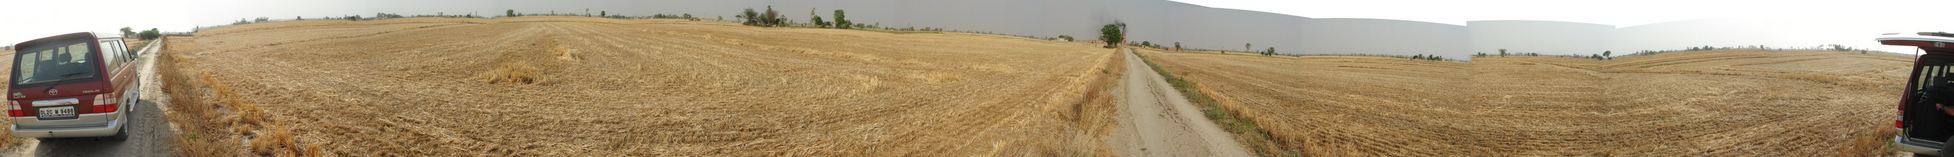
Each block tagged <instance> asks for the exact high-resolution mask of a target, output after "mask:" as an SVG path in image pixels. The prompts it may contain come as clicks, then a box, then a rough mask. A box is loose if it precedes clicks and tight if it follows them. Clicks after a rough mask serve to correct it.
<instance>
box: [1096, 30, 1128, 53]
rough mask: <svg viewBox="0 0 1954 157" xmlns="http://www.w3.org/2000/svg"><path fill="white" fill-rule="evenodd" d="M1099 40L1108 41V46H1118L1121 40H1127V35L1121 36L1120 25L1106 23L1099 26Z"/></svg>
mask: <svg viewBox="0 0 1954 157" xmlns="http://www.w3.org/2000/svg"><path fill="white" fill-rule="evenodd" d="M1099 41H1106V48H1117V47H1119V42H1120V41H1126V37H1124V36H1120V31H1119V25H1113V24H1106V26H1105V27H1102V28H1099Z"/></svg>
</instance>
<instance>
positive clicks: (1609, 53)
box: [1601, 51, 1615, 58]
mask: <svg viewBox="0 0 1954 157" xmlns="http://www.w3.org/2000/svg"><path fill="white" fill-rule="evenodd" d="M1614 53H1615V51H1601V57H1602V58H1614V56H1615V55H1614Z"/></svg>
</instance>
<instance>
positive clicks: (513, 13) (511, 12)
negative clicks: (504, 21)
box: [502, 9, 516, 17]
mask: <svg viewBox="0 0 1954 157" xmlns="http://www.w3.org/2000/svg"><path fill="white" fill-rule="evenodd" d="M502 17H516V10H515V9H509V11H503V12H502Z"/></svg>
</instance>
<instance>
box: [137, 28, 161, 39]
mask: <svg viewBox="0 0 1954 157" xmlns="http://www.w3.org/2000/svg"><path fill="white" fill-rule="evenodd" d="M137 36H142V40H155V39H156V37H162V36H163V33H161V32H156V28H149V30H147V31H142V33H141V34H138V35H137Z"/></svg>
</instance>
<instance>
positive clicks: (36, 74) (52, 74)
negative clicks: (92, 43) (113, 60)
mask: <svg viewBox="0 0 1954 157" xmlns="http://www.w3.org/2000/svg"><path fill="white" fill-rule="evenodd" d="M88 43H89V41H86V40H81V41H70V42H56V43H54V44H46V45H45V46H35V47H30V48H26V49H24V50H26V51H19V52H16V53H15V54H14V64H15V65H14V67H15V68H19V69H14V77H13V78H14V84H16V85H25V84H36V83H48V82H55V81H61V80H71V79H84V78H91V77H94V76H95V67H96V64H95V63H89V62H88V57H89V54H93V53H89V48H88V47H89V46H88Z"/></svg>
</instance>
